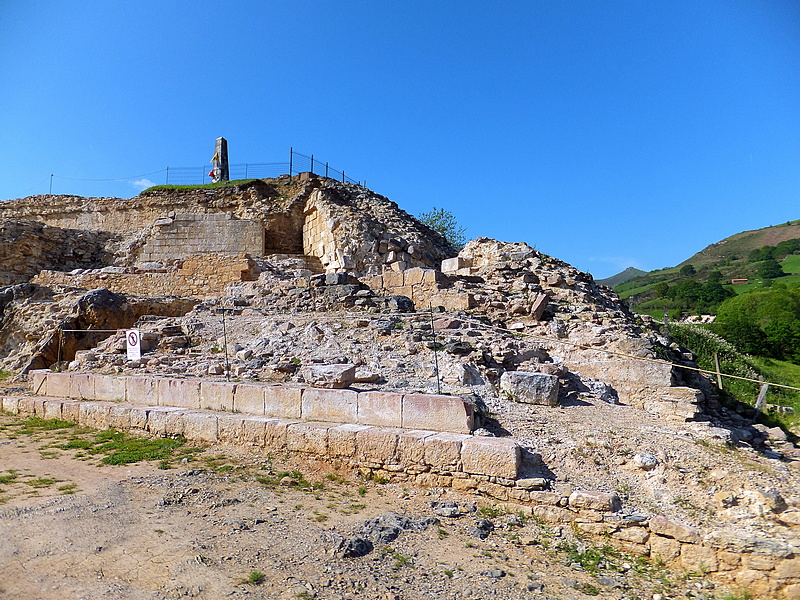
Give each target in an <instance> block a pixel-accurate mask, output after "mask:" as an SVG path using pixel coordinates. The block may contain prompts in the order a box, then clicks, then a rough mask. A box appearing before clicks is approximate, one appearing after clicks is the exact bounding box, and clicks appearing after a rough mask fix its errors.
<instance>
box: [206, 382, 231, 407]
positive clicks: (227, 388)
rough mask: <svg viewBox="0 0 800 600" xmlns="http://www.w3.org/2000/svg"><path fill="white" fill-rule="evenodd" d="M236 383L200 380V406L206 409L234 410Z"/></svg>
mask: <svg viewBox="0 0 800 600" xmlns="http://www.w3.org/2000/svg"><path fill="white" fill-rule="evenodd" d="M235 387H236V384H234V383H228V382H223V381H201V382H200V408H203V409H205V410H227V411H232V410H233V390H234V388H235Z"/></svg>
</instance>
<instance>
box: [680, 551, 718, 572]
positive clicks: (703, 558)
mask: <svg viewBox="0 0 800 600" xmlns="http://www.w3.org/2000/svg"><path fill="white" fill-rule="evenodd" d="M681 564H682V565H683V567H684V568H685V569H687V570H689V571H695V572H697V573H707V572H713V571H718V570H719V564H718V563H717V553H716V552H715V551H714V549H713V548H708V547H706V546H698V545H695V544H683V545H682V546H681Z"/></svg>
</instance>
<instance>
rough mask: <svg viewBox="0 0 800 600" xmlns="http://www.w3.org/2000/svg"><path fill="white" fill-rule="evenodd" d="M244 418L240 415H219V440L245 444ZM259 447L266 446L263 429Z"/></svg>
mask: <svg viewBox="0 0 800 600" xmlns="http://www.w3.org/2000/svg"><path fill="white" fill-rule="evenodd" d="M243 419H244V417H241V416H239V415H228V414H218V415H217V438H218V439H219V441H220V442H228V443H231V444H244V443H245V442H244V440H242V420H243ZM260 440H261V441H260V443H259V444H258V445H259V446H263V445H264V431H263V427H262V431H261V438H260Z"/></svg>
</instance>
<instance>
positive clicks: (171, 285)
mask: <svg viewBox="0 0 800 600" xmlns="http://www.w3.org/2000/svg"><path fill="white" fill-rule="evenodd" d="M108 271H111V272H108ZM257 278H258V273H257V267H256V264H255V262H254V261H253V259H251V258H250V257H249V256H248V255H246V254H239V255H237V256H224V255H217V254H203V255H196V256H190V257H188V258H186V259H185V260H184V261H183V264H182V266H181V267H180V268H179V269H178V270H177V271H169V272H140V273H119V272H113V270H112V269H105V270H104V269H93V270H91V271H89V272H85V273H81V274H77V275H70V274H69V273H64V272H61V271H41V272H40V273H39V274H38V275H37V276H36V277H34V278H33V280H32V281H33V282H34V283H38V284H39V285H45V286H54V285H68V286H73V287H82V288H86V289H90V290H91V289H97V288H106V289H108V290H110V291H112V292H116V293H120V294H132V295H135V296H186V297H191V298H217V297H219V296H224V295H225V293H226V288H227V286H228V285H229V284H231V283H235V282H242V281H255V280H256V279H257Z"/></svg>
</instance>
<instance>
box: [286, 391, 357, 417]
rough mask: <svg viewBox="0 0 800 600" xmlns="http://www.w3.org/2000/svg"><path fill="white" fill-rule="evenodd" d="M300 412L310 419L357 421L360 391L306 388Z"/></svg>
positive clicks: (302, 415)
mask: <svg viewBox="0 0 800 600" xmlns="http://www.w3.org/2000/svg"><path fill="white" fill-rule="evenodd" d="M300 414H301V417H302V418H303V419H307V420H309V421H329V422H332V423H355V422H357V419H358V392H355V391H353V390H325V389H315V388H306V389H304V390H303V396H302V410H301V413H300Z"/></svg>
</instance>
